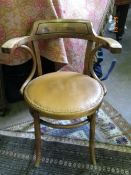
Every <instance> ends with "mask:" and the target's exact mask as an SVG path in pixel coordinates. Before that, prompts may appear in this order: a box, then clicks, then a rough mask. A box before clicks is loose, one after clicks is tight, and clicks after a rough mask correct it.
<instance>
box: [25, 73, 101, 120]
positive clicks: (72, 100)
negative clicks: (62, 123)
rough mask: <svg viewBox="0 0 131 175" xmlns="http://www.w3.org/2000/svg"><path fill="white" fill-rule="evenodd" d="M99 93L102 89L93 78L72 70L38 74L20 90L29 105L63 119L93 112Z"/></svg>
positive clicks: (51, 116)
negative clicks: (23, 89)
mask: <svg viewBox="0 0 131 175" xmlns="http://www.w3.org/2000/svg"><path fill="white" fill-rule="evenodd" d="M103 95H104V93H103V88H102V87H101V85H100V84H99V83H98V82H97V81H96V80H95V79H93V78H90V77H89V76H86V75H82V74H79V73H75V72H56V73H50V74H47V75H44V76H40V77H38V78H36V79H34V80H32V81H31V82H30V83H29V84H28V85H27V87H26V88H25V91H24V96H25V99H26V101H27V103H29V105H30V106H31V107H32V108H34V109H35V110H37V111H39V112H40V113H41V114H43V115H44V116H49V117H50V118H56V119H67V120H69V119H74V118H78V117H82V115H91V114H92V113H94V112H95V111H96V109H97V108H98V107H99V105H100V103H101V101H102V99H103Z"/></svg>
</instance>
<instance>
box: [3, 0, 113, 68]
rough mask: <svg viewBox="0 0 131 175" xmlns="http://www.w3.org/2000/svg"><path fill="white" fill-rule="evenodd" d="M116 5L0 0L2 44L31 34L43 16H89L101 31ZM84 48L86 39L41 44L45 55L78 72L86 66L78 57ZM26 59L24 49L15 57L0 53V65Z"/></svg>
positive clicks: (93, 0) (98, 0)
mask: <svg viewBox="0 0 131 175" xmlns="http://www.w3.org/2000/svg"><path fill="white" fill-rule="evenodd" d="M113 5H114V1H113V0H28V1H27V0H6V1H5V0H0V45H2V44H3V43H4V42H5V41H6V40H8V39H10V38H14V37H19V36H25V35H28V34H29V32H30V29H31V27H32V24H33V22H34V21H36V20H40V19H56V18H67V19H69V18H74V19H87V20H91V22H92V23H93V27H94V29H95V31H96V32H97V33H99V32H100V30H101V29H102V28H103V25H104V21H105V19H106V16H107V14H109V11H110V9H111V7H113ZM85 47H86V42H85V41H82V40H76V39H64V40H62V39H61V40H51V41H48V42H44V43H43V42H41V43H40V50H41V55H42V56H45V57H47V58H48V59H51V60H53V61H56V62H63V63H67V62H68V61H69V62H70V63H71V64H73V65H74V66H75V67H76V68H77V70H78V71H81V69H82V66H83V63H82V61H81V60H80V59H78V57H82V58H83V57H84V55H83V49H85ZM67 57H68V59H67ZM27 60H28V56H27V54H26V53H23V52H22V51H21V50H17V51H16V52H15V55H14V56H13V57H11V56H9V55H8V54H7V55H5V54H2V53H0V64H7V65H17V64H21V63H24V62H25V61H27Z"/></svg>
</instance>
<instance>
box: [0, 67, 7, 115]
mask: <svg viewBox="0 0 131 175" xmlns="http://www.w3.org/2000/svg"><path fill="white" fill-rule="evenodd" d="M5 112H6V98H5V91H4V83H3V70H2V65H0V116H3V115H4V114H5Z"/></svg>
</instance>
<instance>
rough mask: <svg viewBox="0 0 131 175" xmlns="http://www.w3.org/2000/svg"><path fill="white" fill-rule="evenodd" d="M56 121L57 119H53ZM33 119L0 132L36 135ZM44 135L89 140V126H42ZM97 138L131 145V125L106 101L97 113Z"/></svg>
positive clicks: (68, 122)
mask: <svg viewBox="0 0 131 175" xmlns="http://www.w3.org/2000/svg"><path fill="white" fill-rule="evenodd" d="M52 122H55V123H56V121H55V120H52ZM74 122H76V120H73V121H60V122H59V123H61V124H71V123H74ZM33 128H34V127H33V120H29V121H27V122H23V123H17V124H15V125H13V126H9V127H6V128H3V129H2V130H0V134H2V135H7V136H14V137H29V135H30V137H34V134H33V135H32V133H34V129H33ZM41 132H42V135H43V137H50V138H55V140H57V141H58V140H59V141H61V140H68V139H72V140H79V141H81V142H82V141H88V137H89V126H88V125H85V126H82V127H80V128H75V129H52V128H50V127H46V126H43V125H42V126H41ZM96 140H97V141H99V142H104V143H105V142H106V143H110V144H121V145H128V146H131V126H130V124H128V123H127V122H126V121H125V120H124V119H123V117H122V116H121V114H119V113H118V112H117V111H116V110H115V109H114V108H113V107H112V106H111V105H110V104H109V103H108V102H106V101H104V102H103V104H102V106H101V108H100V110H99V112H98V113H97V127H96Z"/></svg>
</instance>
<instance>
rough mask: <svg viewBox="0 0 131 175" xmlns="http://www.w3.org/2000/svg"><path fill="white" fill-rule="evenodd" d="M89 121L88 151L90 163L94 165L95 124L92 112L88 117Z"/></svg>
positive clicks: (94, 115) (94, 116)
mask: <svg viewBox="0 0 131 175" xmlns="http://www.w3.org/2000/svg"><path fill="white" fill-rule="evenodd" d="M89 121H90V138H89V151H90V161H91V164H93V165H96V159H95V125H96V114H93V115H92V116H90V118H89Z"/></svg>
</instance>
